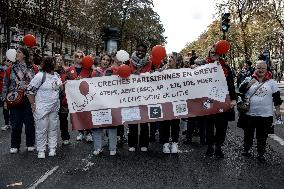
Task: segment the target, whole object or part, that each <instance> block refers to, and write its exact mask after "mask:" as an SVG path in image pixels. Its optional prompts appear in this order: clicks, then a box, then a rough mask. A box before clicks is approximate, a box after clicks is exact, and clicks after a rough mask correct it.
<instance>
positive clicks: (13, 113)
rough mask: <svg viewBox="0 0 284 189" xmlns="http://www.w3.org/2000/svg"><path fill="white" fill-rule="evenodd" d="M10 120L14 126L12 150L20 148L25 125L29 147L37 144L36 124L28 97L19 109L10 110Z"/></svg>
mask: <svg viewBox="0 0 284 189" xmlns="http://www.w3.org/2000/svg"><path fill="white" fill-rule="evenodd" d="M10 119H11V126H12V133H11V148H20V145H21V134H22V128H23V124H25V134H26V145H27V147H31V146H34V144H35V123H34V117H33V113H32V109H31V104H30V102H29V100H28V98H27V97H24V102H23V104H22V105H21V106H19V107H14V108H10Z"/></svg>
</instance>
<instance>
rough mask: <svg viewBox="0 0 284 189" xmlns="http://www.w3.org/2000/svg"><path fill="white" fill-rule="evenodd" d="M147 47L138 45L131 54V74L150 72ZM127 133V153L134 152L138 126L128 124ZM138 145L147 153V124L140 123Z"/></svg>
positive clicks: (150, 63)
mask: <svg viewBox="0 0 284 189" xmlns="http://www.w3.org/2000/svg"><path fill="white" fill-rule="evenodd" d="M146 52H147V46H146V45H145V44H139V45H137V47H136V51H135V52H134V53H133V54H132V56H131V59H130V64H129V66H130V68H131V72H132V73H133V74H140V73H145V72H150V71H151V70H152V62H151V61H150V60H149V57H148V56H147V55H146ZM128 127H129V133H128V146H129V151H131V152H134V151H135V150H136V147H137V145H138V124H129V125H128ZM139 145H140V147H141V151H147V150H148V145H149V125H148V123H140V136H139Z"/></svg>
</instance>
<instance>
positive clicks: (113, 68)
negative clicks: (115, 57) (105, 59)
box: [111, 66, 119, 75]
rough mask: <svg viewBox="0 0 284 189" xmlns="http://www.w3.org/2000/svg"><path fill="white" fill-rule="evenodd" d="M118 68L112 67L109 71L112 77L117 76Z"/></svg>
mask: <svg viewBox="0 0 284 189" xmlns="http://www.w3.org/2000/svg"><path fill="white" fill-rule="evenodd" d="M118 68H119V67H118V66H112V67H111V70H112V75H118Z"/></svg>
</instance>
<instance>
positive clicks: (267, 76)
mask: <svg viewBox="0 0 284 189" xmlns="http://www.w3.org/2000/svg"><path fill="white" fill-rule="evenodd" d="M252 77H253V78H255V79H256V80H257V81H259V78H258V76H257V75H256V71H254V73H253V75H252ZM271 78H272V73H271V72H269V71H267V72H266V73H265V74H264V77H263V79H262V82H265V81H267V80H269V79H271Z"/></svg>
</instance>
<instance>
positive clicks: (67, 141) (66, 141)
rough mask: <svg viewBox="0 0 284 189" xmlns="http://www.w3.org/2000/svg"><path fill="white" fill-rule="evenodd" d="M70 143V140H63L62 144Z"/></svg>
mask: <svg viewBox="0 0 284 189" xmlns="http://www.w3.org/2000/svg"><path fill="white" fill-rule="evenodd" d="M70 143H71V142H70V140H63V145H68V144H70Z"/></svg>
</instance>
